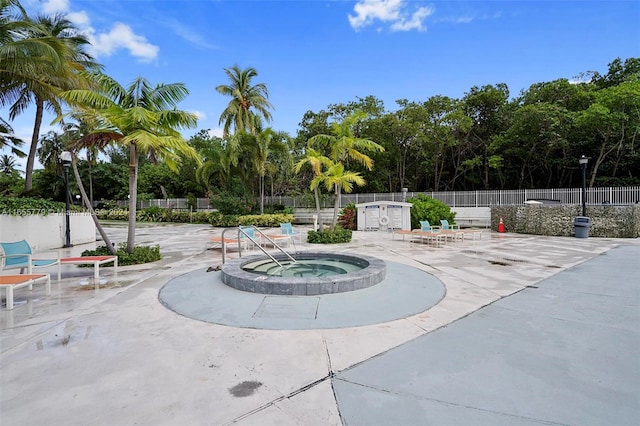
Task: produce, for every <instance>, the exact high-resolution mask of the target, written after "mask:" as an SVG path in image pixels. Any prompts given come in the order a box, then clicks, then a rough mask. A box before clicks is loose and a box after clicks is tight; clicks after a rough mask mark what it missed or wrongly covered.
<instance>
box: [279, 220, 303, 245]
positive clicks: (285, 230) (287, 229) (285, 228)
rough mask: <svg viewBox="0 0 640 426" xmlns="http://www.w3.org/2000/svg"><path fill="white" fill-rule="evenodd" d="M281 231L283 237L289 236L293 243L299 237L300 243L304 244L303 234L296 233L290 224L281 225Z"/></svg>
mask: <svg viewBox="0 0 640 426" xmlns="http://www.w3.org/2000/svg"><path fill="white" fill-rule="evenodd" d="M280 231H281V232H282V235H288V236H289V238H290V239H291V241H293V240H294V238H296V237H297V238H298V241H300V242H302V234H300V233H299V232H296V231H295V230H294V229H293V225H291V223H290V222H286V223H281V224H280Z"/></svg>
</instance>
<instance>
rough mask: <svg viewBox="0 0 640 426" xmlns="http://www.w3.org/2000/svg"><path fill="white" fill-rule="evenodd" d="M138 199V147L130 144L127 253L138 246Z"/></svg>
mask: <svg viewBox="0 0 640 426" xmlns="http://www.w3.org/2000/svg"><path fill="white" fill-rule="evenodd" d="M137 199H138V149H137V147H136V145H135V144H134V143H132V144H130V145H129V229H128V233H127V253H129V254H131V253H133V249H134V248H135V246H136V204H137V203H136V200H137Z"/></svg>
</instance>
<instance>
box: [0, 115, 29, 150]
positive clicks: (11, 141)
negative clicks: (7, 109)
mask: <svg viewBox="0 0 640 426" xmlns="http://www.w3.org/2000/svg"><path fill="white" fill-rule="evenodd" d="M23 144H24V141H23V140H22V139H20V138H18V137H16V136H15V135H14V133H13V128H12V127H11V125H9V123H7V122H6V121H4V120H3V119H2V118H0V150H1V149H4V148H5V147H8V148H9V149H10V150H11V153H12V154H13V155H16V156H18V157H20V158H23V157H26V156H27V154H25V153H24V152H22V151H21V150H20V149H18V147H19V146H22V145H23Z"/></svg>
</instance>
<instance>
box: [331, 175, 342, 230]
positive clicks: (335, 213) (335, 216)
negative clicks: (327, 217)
mask: <svg viewBox="0 0 640 426" xmlns="http://www.w3.org/2000/svg"><path fill="white" fill-rule="evenodd" d="M338 213H340V186H338V185H336V201H335V202H334V203H333V222H331V231H332V232H333V231H334V230H335V229H336V225H337V223H338Z"/></svg>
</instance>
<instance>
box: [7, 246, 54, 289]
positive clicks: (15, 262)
mask: <svg viewBox="0 0 640 426" xmlns="http://www.w3.org/2000/svg"><path fill="white" fill-rule="evenodd" d="M0 250H1V251H2V253H0V255H1V259H0V261H1V262H2V264H1V265H0V270H2V269H20V273H21V274H22V273H24V271H25V270H26V271H27V273H28V274H32V273H33V269H34V268H46V267H48V266H53V265H58V281H60V275H61V265H60V259H34V258H33V252H32V251H31V246H30V245H29V243H28V242H27V241H26V240H22V241H16V242H14V243H0Z"/></svg>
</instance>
